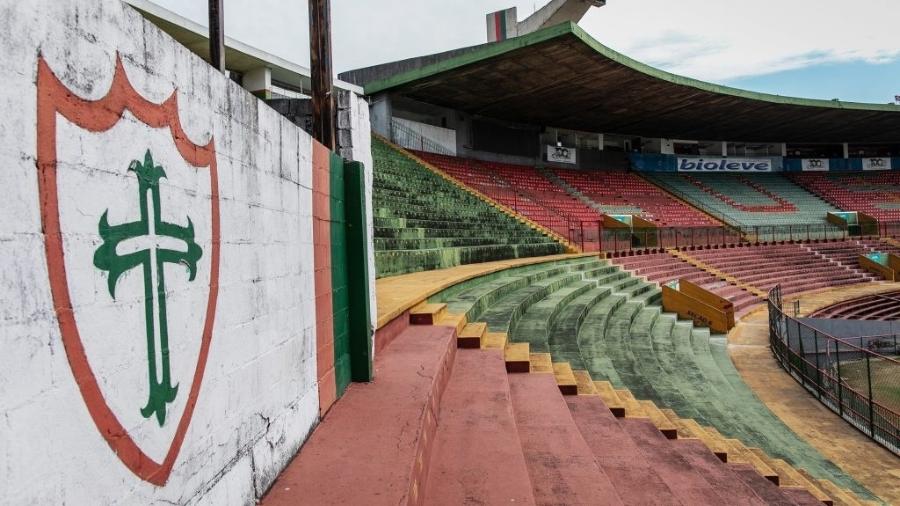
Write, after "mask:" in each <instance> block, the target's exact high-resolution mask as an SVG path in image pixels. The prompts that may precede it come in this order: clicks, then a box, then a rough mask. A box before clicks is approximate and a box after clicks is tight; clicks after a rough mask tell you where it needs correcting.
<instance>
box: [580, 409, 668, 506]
mask: <svg viewBox="0 0 900 506" xmlns="http://www.w3.org/2000/svg"><path fill="white" fill-rule="evenodd" d="M566 403H567V404H568V405H569V411H570V412H571V413H572V418H573V419H574V420H575V423H576V425H578V430H579V431H580V432H581V435H582V436H583V437H584V439H585V441H586V442H587V444H588V446H590V448H591V450H592V451H593V453H594V459H595V460H596V461H597V464H598V465H599V466H600V468H601V469H603V471H604V472H605V473H606V475H607V476H609V479H610V481H612V484H613V486H614V487H615V488H616V490H617V491H618V492H619V496H620V497H621V498H622V501H623V502H624V503H625V504H633V505H644V504H647V505H650V504H659V505H668V504H678V503H679V502H680V501H679V500H678V499H676V496H675V494H673V493H672V490H671V489H670V488H669V487H668V485H666V484H665V482H663V480H662V479H661V478H660V477H659V475H658V474H656V471H654V470H653V467H652V466H651V465H650V463H649V462H647V460H646V459H645V458H644V456H643V454H642V453H641V451H640V449H639V448H638V447H637V445H636V444H635V443H634V441H632V440H631V438H630V437H628V435H627V434H626V433H625V431H624V430H622V427H621V426H620V425H619V422H618V420H617V419H616V417H614V416H613V414H612V413H611V412H610V411H609V408H607V406H606V404H605V403H604V402H603V401H602V400H601V399H600V398H599V397H593V396H569V397H566Z"/></svg>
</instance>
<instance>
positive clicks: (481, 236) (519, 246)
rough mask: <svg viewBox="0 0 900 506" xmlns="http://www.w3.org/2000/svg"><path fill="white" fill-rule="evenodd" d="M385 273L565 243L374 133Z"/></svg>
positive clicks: (378, 258)
mask: <svg viewBox="0 0 900 506" xmlns="http://www.w3.org/2000/svg"><path fill="white" fill-rule="evenodd" d="M372 155H373V159H374V166H375V167H374V168H375V170H374V195H373V207H374V222H375V263H376V269H377V275H378V276H391V275H395V274H403V273H407V272H416V271H422V270H431V269H442V268H446V267H452V266H455V265H461V264H469V263H477V262H486V261H490V260H502V259H507V258H520V257H528V256H541V255H550V254H556V253H562V252H563V249H564V248H563V246H562V245H561V244H560V243H559V242H557V241H555V240H553V239H551V238H550V237H548V236H546V235H544V234H543V233H541V232H539V231H538V230H536V229H534V228H532V227H530V226H528V225H526V224H525V223H522V222H521V221H519V220H517V219H516V218H515V217H513V216H510V215H507V214H505V213H503V212H501V211H499V210H498V209H496V208H495V207H493V206H491V205H489V204H488V203H487V202H485V201H484V200H481V199H480V198H478V197H476V196H474V195H472V194H470V193H468V192H467V191H465V190H464V189H463V188H460V187H459V186H457V185H455V184H453V183H452V182H450V181H448V180H447V179H445V178H443V177H441V176H440V175H438V174H436V173H434V172H432V171H431V170H429V169H428V168H426V167H423V166H422V165H420V164H419V163H418V162H416V161H414V160H413V159H411V158H409V157H407V156H406V155H404V154H402V153H401V152H399V151H397V150H395V149H394V148H392V147H391V146H389V145H388V144H385V143H384V142H381V141H380V140H378V139H374V140H373V143H372Z"/></svg>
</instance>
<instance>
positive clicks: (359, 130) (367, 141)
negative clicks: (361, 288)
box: [350, 94, 378, 357]
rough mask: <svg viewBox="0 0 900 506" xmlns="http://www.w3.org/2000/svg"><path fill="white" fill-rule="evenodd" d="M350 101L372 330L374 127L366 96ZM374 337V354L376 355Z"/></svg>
mask: <svg viewBox="0 0 900 506" xmlns="http://www.w3.org/2000/svg"><path fill="white" fill-rule="evenodd" d="M351 98H352V100H351V101H350V121H351V128H352V131H351V134H352V139H353V155H352V159H353V161H356V162H362V164H363V165H364V166H365V169H366V234H367V236H368V243H369V255H368V256H369V258H368V264H369V287H370V290H369V313H370V323H371V325H372V329H373V330H372V331H373V332H374V329H375V326H376V324H377V323H378V307H377V306H376V304H375V246H374V245H375V225H374V220H373V217H374V216H373V215H374V211H373V209H372V189H373V178H374V162H373V161H372V127H371V124H370V122H369V103H368V102H367V101H366V99H365V97H361V96H359V95H355V94H352V95H351ZM374 344H375V341H374V339H373V340H372V346H373V350H372V356H373V357H374V356H375V355H374V353H375V350H374Z"/></svg>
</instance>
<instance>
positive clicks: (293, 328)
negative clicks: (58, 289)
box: [0, 0, 375, 505]
mask: <svg viewBox="0 0 900 506" xmlns="http://www.w3.org/2000/svg"><path fill="white" fill-rule="evenodd" d="M0 19H3V20H4V30H3V31H2V33H0V54H2V55H3V60H4V65H5V76H4V83H3V86H2V87H0V110H2V112H3V121H2V122H0V164H2V167H3V170H0V187H2V188H3V189H4V194H5V195H4V198H2V199H0V301H2V303H0V338H2V342H3V352H2V353H0V462H2V463H0V468H2V471H0V491H2V493H0V504H16V505H18V504H101V505H102V504H215V505H230V504H252V503H253V502H254V499H255V498H256V497H258V496H259V495H261V494H262V493H263V492H264V491H265V490H266V489H267V488H268V486H269V485H270V484H271V483H272V481H273V479H274V478H275V476H276V475H277V473H278V472H279V471H280V470H281V469H282V468H283V467H284V466H285V465H286V464H287V462H288V461H289V460H290V458H291V457H292V456H293V455H294V454H295V452H296V451H297V449H298V448H299V446H300V445H301V443H302V442H303V441H304V440H305V438H306V437H307V435H308V433H309V431H310V430H311V428H312V427H313V426H314V424H315V423H316V420H317V412H318V399H317V391H316V383H315V382H316V380H315V373H316V364H315V328H314V321H315V318H314V307H313V304H314V301H313V297H312V295H313V293H314V289H313V265H312V262H313V248H312V230H311V218H310V216H311V171H310V168H311V160H310V156H311V140H310V137H309V136H308V135H307V134H305V133H303V132H302V131H301V130H300V129H299V128H297V127H295V126H294V125H292V124H291V123H290V122H289V121H287V120H286V119H283V118H282V117H281V116H279V115H278V114H277V113H276V112H274V111H273V110H271V109H269V108H268V107H265V106H263V105H261V104H260V102H258V101H257V100H256V99H255V98H254V97H253V96H252V95H250V94H249V93H247V92H246V91H245V90H243V89H241V88H240V87H239V86H238V85H236V84H234V83H232V82H230V81H228V80H227V79H225V78H224V77H223V76H221V75H220V74H218V73H216V72H215V71H214V70H212V69H211V68H210V67H208V66H207V65H206V64H205V63H203V62H202V61H201V60H200V59H199V58H198V57H197V56H195V55H194V54H193V53H191V52H190V51H188V50H187V49H185V48H183V47H181V46H179V45H177V44H176V43H174V42H173V41H172V40H171V39H170V38H169V37H168V36H166V35H165V34H163V33H162V32H161V31H160V30H158V29H157V28H156V27H155V26H154V25H152V24H150V23H149V22H146V21H145V20H144V19H143V18H142V17H141V16H140V15H139V14H137V13H136V12H135V11H133V10H131V9H130V8H127V7H125V6H123V5H122V4H120V3H119V2H118V1H116V0H29V1H27V2H4V3H3V4H2V6H0ZM117 53H118V54H120V55H121V57H122V61H123V62H124V67H125V70H126V72H127V75H128V77H129V79H130V80H131V82H132V84H133V85H134V86H135V88H136V89H137V90H138V91H139V92H140V93H141V94H142V95H143V96H144V97H146V98H147V99H148V100H150V101H152V102H161V101H163V100H165V99H166V98H167V97H168V96H169V95H170V94H171V93H172V92H173V90H177V94H178V102H179V107H180V119H181V122H182V123H183V125H184V129H185V131H186V133H187V135H188V137H189V138H190V139H191V140H192V141H193V142H195V143H198V144H203V143H205V142H206V141H207V140H208V139H209V138H210V137H212V138H213V139H214V140H215V145H216V148H217V162H218V171H219V187H220V193H221V200H220V205H221V239H222V240H221V273H220V278H219V284H220V287H219V297H218V310H217V312H216V319H215V326H214V331H213V337H212V341H211V347H210V352H209V359H208V363H207V367H206V373H205V377H204V378H203V383H202V388H201V390H200V394H199V397H198V401H197V405H196V410H195V413H194V416H193V420H192V422H191V424H190V426H189V428H188V430H187V433H186V436H185V440H184V445H183V447H182V449H181V451H180V453H179V455H178V457H177V459H176V461H175V465H174V469H173V472H172V474H171V476H170V478H169V480H168V482H167V483H166V484H165V485H164V486H156V485H152V484H150V483H147V482H145V481H143V480H141V479H139V478H138V477H137V476H136V475H135V474H133V473H132V472H131V471H130V470H129V469H128V468H126V467H125V466H124V465H123V464H122V462H121V461H120V459H119V458H118V457H117V455H115V454H114V453H113V452H112V451H111V449H110V447H109V446H108V445H107V443H106V441H105V440H104V438H103V437H101V435H100V433H99V432H98V429H97V427H96V426H95V424H94V422H93V421H92V419H91V417H90V416H89V413H88V411H87V409H86V407H85V402H84V400H83V399H82V395H81V393H80V391H79V388H78V386H77V384H76V381H75V378H74V377H73V374H72V370H71V368H70V366H69V363H68V360H67V351H66V349H65V348H64V346H63V343H62V341H61V334H60V330H59V326H58V324H57V318H56V313H55V311H54V305H53V301H52V298H51V293H50V288H49V284H48V269H47V263H46V256H45V252H44V236H43V233H42V221H41V214H40V206H39V194H38V172H37V169H36V163H35V162H36V143H37V141H38V139H37V136H36V128H35V121H36V105H35V104H36V85H35V79H36V70H37V64H38V63H37V62H38V55H39V54H42V55H43V57H44V58H45V59H46V60H47V62H48V63H49V65H50V67H51V68H52V69H53V70H54V71H55V73H56V74H57V75H58V76H59V77H60V78H61V79H62V81H63V82H64V84H65V85H66V86H68V87H70V88H71V90H72V91H73V93H75V94H76V95H77V96H79V97H83V98H86V99H92V100H96V99H99V98H101V97H102V96H104V95H105V94H106V93H107V90H108V88H109V85H110V82H111V80H112V76H113V70H114V62H115V58H116V54H117ZM359 109H360V111H366V108H365V107H362V106H360V107H359ZM358 116H359V117H358V121H359V122H360V124H362V123H363V122H364V119H363V117H362V113H360V114H359V115H358ZM60 124H61V125H62V127H61V128H60V129H59V130H58V132H59V133H58V139H57V147H58V152H59V157H60V162H59V164H58V170H59V180H58V183H59V192H60V215H61V220H62V229H63V242H64V245H65V250H66V255H67V257H68V260H67V271H68V283H69V285H70V291H71V292H72V293H73V300H74V301H75V315H76V321H77V322H78V324H79V326H80V327H82V328H83V332H82V333H83V335H82V340H83V341H84V343H85V349H86V350H87V353H88V356H89V360H90V362H91V364H92V367H93V368H94V369H95V371H96V374H97V376H98V381H99V383H100V384H101V385H102V388H103V392H104V396H105V398H106V399H107V401H108V402H109V403H110V404H111V406H112V408H113V410H114V411H115V412H117V413H120V415H121V417H122V421H123V423H124V425H125V427H126V429H127V430H128V431H129V433H131V434H133V435H134V437H135V439H136V440H138V441H139V442H140V443H141V444H143V445H145V446H146V448H147V452H148V454H150V455H151V456H154V455H158V454H160V453H161V452H163V451H164V448H165V446H166V444H167V441H168V439H169V438H170V437H171V430H172V427H171V426H170V425H168V424H170V423H175V422H174V420H175V419H176V417H175V416H171V417H170V418H169V419H168V420H167V422H166V424H167V425H164V426H163V427H162V428H160V427H159V426H158V425H157V424H156V422H155V421H154V420H147V419H145V418H143V417H142V416H141V415H140V414H139V413H137V412H136V410H138V409H139V408H141V407H142V406H143V405H144V403H145V401H146V397H147V390H148V387H147V385H146V379H145V376H144V372H143V371H146V369H147V357H146V338H145V335H144V333H143V332H142V330H141V326H142V324H143V317H142V312H143V299H142V296H141V286H142V284H141V282H140V279H139V276H137V275H135V274H134V273H132V274H126V275H125V276H123V278H122V281H120V283H119V285H118V287H117V294H116V295H117V297H116V299H115V300H113V299H112V298H111V297H110V295H109V293H108V291H107V287H106V276H107V274H106V273H104V272H102V271H100V270H98V269H97V268H95V267H94V266H93V265H92V264H91V262H90V261H89V260H90V257H91V254H92V252H93V251H94V250H95V249H96V247H97V246H98V245H99V244H100V242H101V241H100V237H99V236H98V233H97V229H96V226H97V223H98V221H99V219H100V216H98V213H100V212H101V211H102V210H103V209H109V212H110V214H109V220H110V222H111V223H121V222H123V221H127V220H130V219H133V218H134V217H135V216H136V213H137V209H138V208H137V204H136V190H135V188H136V180H135V179H134V175H133V174H129V173H127V171H125V170H124V169H125V167H124V166H123V165H124V164H126V163H127V162H128V161H129V160H131V159H134V158H140V157H142V156H143V153H144V152H145V150H146V149H148V148H152V149H153V151H154V157H156V158H157V161H159V162H161V163H163V164H164V165H166V169H167V173H168V174H167V176H168V177H167V179H166V180H164V183H162V184H161V192H162V194H163V200H164V201H163V211H162V212H163V213H164V214H163V217H164V218H165V219H167V220H169V221H178V222H180V223H185V222H186V216H190V217H191V218H192V219H193V220H194V221H195V223H196V232H197V239H196V240H197V242H198V243H200V244H201V246H202V247H203V248H204V252H205V256H204V257H202V258H201V261H200V263H199V265H198V274H197V279H196V280H195V281H193V282H189V281H187V276H186V275H185V273H184V271H183V270H180V268H179V267H178V266H175V267H172V268H171V270H169V269H168V268H167V270H166V271H165V272H166V277H167V278H166V279H167V283H168V284H167V289H168V291H169V293H168V294H167V299H168V300H169V301H170V311H169V318H170V320H171V322H170V327H172V328H173V330H170V333H173V334H178V335H177V336H174V335H173V336H170V339H171V340H172V345H171V348H172V360H173V382H174V383H178V384H179V393H178V396H177V397H176V401H175V402H174V403H173V404H172V410H173V413H180V412H181V411H183V409H184V406H183V405H181V406H178V405H177V403H178V402H181V401H182V400H183V399H184V397H185V396H186V394H187V390H188V389H189V388H190V384H191V377H190V375H189V374H188V373H186V371H189V370H190V367H189V366H190V364H191V362H190V360H188V359H189V358H190V357H191V356H192V354H196V352H197V351H196V350H197V345H196V341H195V340H196V339H199V336H197V335H196V334H197V325H198V324H197V321H198V320H197V318H198V317H199V316H201V315H199V314H198V312H199V307H200V306H203V301H204V300H205V298H204V296H203V295H204V294H205V293H206V290H208V285H209V279H210V270H209V269H210V264H209V262H210V257H209V255H208V253H209V251H210V247H211V244H210V231H209V196H210V191H209V181H208V179H204V177H203V176H202V175H199V176H198V175H197V173H196V171H193V172H192V170H193V169H190V168H186V167H184V166H183V164H181V165H180V162H179V159H178V156H177V155H176V154H175V153H174V152H173V151H172V145H171V139H170V136H169V135H168V131H166V130H162V131H160V130H151V129H148V128H146V127H145V126H142V125H140V124H137V123H135V122H134V121H130V120H128V119H127V118H126V120H125V121H124V122H122V123H121V125H117V126H116V127H115V128H114V129H113V130H110V131H108V132H104V133H89V132H84V131H81V130H80V129H79V128H78V127H76V126H74V125H68V126H66V125H65V122H64V121H60ZM365 131H366V132H368V129H367V128H366V130H365ZM365 138H366V137H365V136H363V137H362V138H361V139H360V144H359V146H360V149H362V150H365V148H364V147H363V141H364V140H365ZM354 144H355V145H356V143H354ZM369 156H371V155H369ZM360 157H361V158H362V157H364V155H363V154H360ZM366 167H367V168H369V169H370V170H371V167H372V164H371V160H368V162H367V163H366ZM201 174H202V173H201ZM369 180H371V174H369ZM370 216H371V214H370ZM370 268H371V272H372V273H373V275H374V267H370ZM373 286H374V284H373ZM372 307H373V310H374V307H375V304H374V302H373V304H372ZM185 357H188V358H185ZM186 364H187V365H186Z"/></svg>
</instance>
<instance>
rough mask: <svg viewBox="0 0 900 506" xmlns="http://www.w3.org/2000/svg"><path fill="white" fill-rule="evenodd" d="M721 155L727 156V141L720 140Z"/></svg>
mask: <svg viewBox="0 0 900 506" xmlns="http://www.w3.org/2000/svg"><path fill="white" fill-rule="evenodd" d="M722 156H728V143H727V142H725V141H722Z"/></svg>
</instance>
